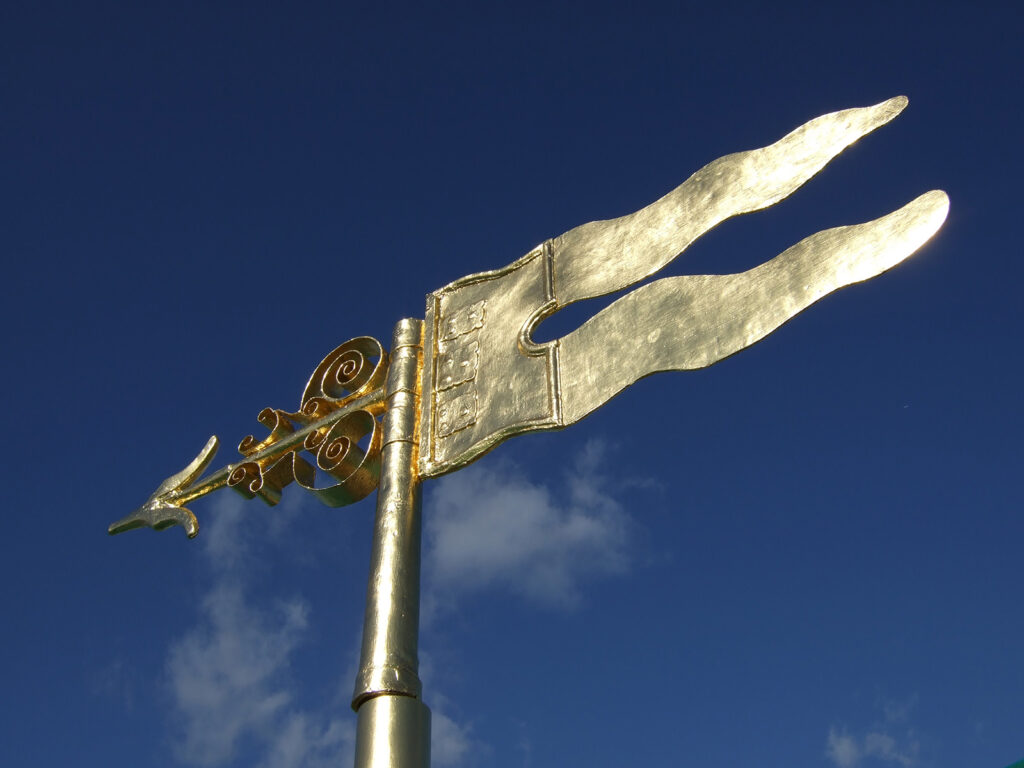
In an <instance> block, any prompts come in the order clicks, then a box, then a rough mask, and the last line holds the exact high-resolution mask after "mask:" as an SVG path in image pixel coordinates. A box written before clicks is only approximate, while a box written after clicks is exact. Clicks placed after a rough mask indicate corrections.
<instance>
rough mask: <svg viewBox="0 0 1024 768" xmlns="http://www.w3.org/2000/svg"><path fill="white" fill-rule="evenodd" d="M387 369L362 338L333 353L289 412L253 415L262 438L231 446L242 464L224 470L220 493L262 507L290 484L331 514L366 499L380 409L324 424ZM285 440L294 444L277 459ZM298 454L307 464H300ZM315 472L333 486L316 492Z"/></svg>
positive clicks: (377, 383) (376, 464) (376, 459)
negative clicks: (264, 432)
mask: <svg viewBox="0 0 1024 768" xmlns="http://www.w3.org/2000/svg"><path fill="white" fill-rule="evenodd" d="M387 366H388V356H387V353H386V352H385V351H384V348H383V347H382V346H381V344H380V342H378V341H377V340H376V339H373V338H370V337H369V336H360V337H358V338H355V339H352V340H351V341H347V342H345V343H344V344H342V345H341V346H339V347H337V348H336V349H334V350H333V351H332V352H331V353H330V354H329V355H327V357H325V358H324V359H323V360H322V361H321V362H320V364H319V365H318V366H317V367H316V369H315V370H314V371H313V375H312V376H310V379H309V382H308V383H307V384H306V388H305V390H304V391H303V393H302V399H301V401H300V405H299V410H298V411H297V412H295V413H289V412H287V411H283V410H280V409H275V408H264V409H263V410H262V411H260V413H259V416H257V420H258V421H259V422H260V423H261V424H262V425H263V426H265V427H266V428H267V430H268V431H269V434H268V435H267V436H266V437H265V438H263V439H262V440H257V439H256V437H255V436H253V435H247V436H246V437H245V438H244V439H243V440H242V441H241V442H240V443H239V445H238V451H239V453H241V454H242V455H243V456H244V457H246V461H243V462H241V463H239V464H236V465H234V466H233V467H232V468H231V470H230V472H229V474H228V477H227V483H226V484H227V486H228V487H229V488H234V489H235V490H236V491H237V492H238V493H240V494H242V495H243V496H245V497H246V498H250V499H251V498H255V497H257V496H258V497H259V498H260V499H262V500H263V501H264V502H266V503H267V504H270V505H274V504H277V503H278V502H279V501H280V499H281V491H282V489H283V488H284V487H285V486H287V485H288V484H289V483H291V482H293V481H295V482H298V484H299V485H300V486H301V487H302V488H305V489H306V490H307V491H310V492H311V493H312V494H313V495H314V496H316V497H317V498H318V499H320V501H322V502H323V503H324V504H326V505H328V506H331V507H341V506H345V505H347V504H353V503H355V502H357V501H359V500H360V499H363V498H365V497H366V496H368V495H369V494H370V493H372V492H373V490H374V489H375V488H376V487H377V482H378V480H379V477H380V450H381V442H382V431H381V426H380V424H379V423H378V420H377V418H376V416H377V415H378V414H379V412H380V410H382V409H379V410H378V409H374V410H373V411H371V410H362V409H360V410H353V411H351V412H349V413H345V414H336V416H334V417H333V418H328V417H330V416H331V414H335V413H336V412H337V411H339V410H340V409H342V408H345V407H346V406H349V407H351V406H350V405H349V404H350V403H353V401H355V400H356V399H358V398H360V397H363V396H366V395H368V394H369V393H372V392H373V391H374V390H376V389H379V388H380V387H382V386H383V384H384V381H385V379H386V378H387ZM339 417H340V418H339ZM321 421H322V422H323V424H322V425H320V423H319V422H321ZM296 432H299V434H297V435H296V434H295V433H296ZM303 432H305V437H302V433H303ZM292 435H295V436H294V437H290V436H292ZM300 438H302V439H301V440H300ZM288 440H290V441H292V442H293V443H294V444H293V445H291V446H289V447H288V448H286V449H285V450H284V451H283V452H282V451H281V450H275V447H277V446H283V445H284V444H285V442H286V441H288ZM301 451H306V452H308V453H309V454H311V455H312V457H313V459H314V460H315V462H314V463H310V462H309V461H307V460H306V459H304V458H302V456H300V455H299V454H300V452H301ZM318 469H319V470H320V472H321V473H322V474H323V475H324V476H326V477H328V478H329V479H330V480H332V481H334V482H332V483H331V484H330V485H326V486H318V484H317V482H316V481H317V477H316V475H317V470H318Z"/></svg>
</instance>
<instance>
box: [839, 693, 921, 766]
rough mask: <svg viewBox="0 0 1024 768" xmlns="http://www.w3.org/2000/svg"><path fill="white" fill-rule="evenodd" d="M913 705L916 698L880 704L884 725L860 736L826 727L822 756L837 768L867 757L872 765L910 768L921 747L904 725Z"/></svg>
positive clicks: (879, 725)
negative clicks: (826, 732)
mask: <svg viewBox="0 0 1024 768" xmlns="http://www.w3.org/2000/svg"><path fill="white" fill-rule="evenodd" d="M916 704H917V697H916V695H915V696H911V697H910V698H909V699H906V700H905V701H885V702H882V704H881V705H880V708H881V709H882V712H883V714H884V722H882V723H876V724H875V725H873V726H872V727H870V728H867V729H865V731H864V732H863V733H862V734H861V735H859V736H858V735H856V734H851V733H850V731H849V729H847V728H846V727H843V728H837V727H835V726H833V727H831V728H829V730H828V738H827V739H826V742H825V755H826V756H827V757H828V758H829V759H830V760H831V761H832V762H833V763H835V765H836V766H838V768H854V766H857V765H859V764H860V763H861V762H862V761H864V760H865V759H867V758H871V759H872V760H871V762H872V764H875V765H877V764H880V763H881V764H886V763H887V764H891V765H898V766H902V768H913V766H915V765H917V764H918V761H919V758H920V753H921V744H920V742H919V741H918V739H917V736H916V734H915V732H914V731H913V729H912V728H909V727H907V726H906V725H905V723H906V722H907V721H908V720H909V717H910V713H911V711H912V710H913V709H914V707H915V706H916Z"/></svg>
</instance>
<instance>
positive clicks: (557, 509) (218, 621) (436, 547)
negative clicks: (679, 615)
mask: <svg viewBox="0 0 1024 768" xmlns="http://www.w3.org/2000/svg"><path fill="white" fill-rule="evenodd" d="M603 461H604V450H603V447H602V445H601V444H599V443H591V444H589V445H588V446H587V447H586V448H585V449H584V451H583V452H582V453H581V454H580V455H579V456H578V457H577V459H576V461H575V462H574V463H573V465H572V467H571V468H570V470H569V471H568V472H567V473H566V474H565V476H564V478H563V482H562V483H561V484H560V485H559V486H558V487H557V488H552V487H548V486H546V485H543V484H540V483H535V482H533V481H531V480H529V479H528V478H526V477H525V476H523V474H522V473H521V472H520V471H517V470H516V469H515V468H514V467H511V466H509V465H507V464H506V465H501V464H495V463H493V462H490V463H488V464H481V465H477V466H474V467H470V468H468V469H466V470H464V471H462V472H459V473H458V474H457V475H454V476H452V477H449V478H446V479H444V480H442V481H439V482H438V483H436V484H435V485H434V487H433V488H432V489H431V495H430V500H429V505H430V514H429V515H428V516H427V520H428V525H427V527H426V532H425V536H426V538H425V549H424V565H425V570H426V572H427V574H428V577H429V578H428V579H427V582H428V583H429V584H432V585H433V587H434V589H435V590H436V592H435V594H437V593H443V594H445V596H446V600H450V601H458V600H459V599H462V598H466V597H468V596H470V595H472V594H476V593H479V592H482V591H484V590H492V589H501V590H506V591H510V592H513V593H516V594H519V595H521V596H522V597H524V598H526V599H528V600H530V601H532V602H534V603H536V604H540V605H543V606H547V607H566V606H572V605H574V604H575V603H577V602H578V600H579V599H580V595H581V588H582V585H583V584H584V583H585V582H586V581H588V580H590V579H594V578H599V577H606V576H609V575H612V574H615V573H620V572H623V571H624V570H626V569H627V567H628V565H629V540H630V535H629V534H630V529H631V527H632V522H631V520H630V518H629V516H628V515H627V514H626V512H625V511H624V509H623V507H622V504H621V503H620V502H619V501H618V500H617V499H616V498H615V497H614V496H613V495H612V494H611V493H610V491H609V489H608V487H607V485H606V481H605V479H604V478H605V476H606V475H605V474H604V473H603V472H602V468H603ZM246 514H247V510H246V509H245V505H244V503H243V502H242V501H241V500H240V499H236V498H234V497H231V496H228V497H224V498H222V499H220V500H218V502H217V507H216V508H215V509H213V510H211V514H210V515H209V520H210V523H209V524H208V525H207V526H206V527H205V528H204V530H203V536H202V539H201V540H202V542H203V544H202V546H203V554H204V559H205V560H206V561H207V564H208V566H209V568H210V573H211V575H212V579H211V583H210V587H209V589H208V591H207V592H206V594H205V595H204V596H203V597H202V599H201V601H200V607H199V615H198V617H197V621H196V623H195V625H194V626H193V627H191V628H190V629H189V630H187V631H186V632H185V633H184V634H183V635H182V636H181V637H179V638H178V639H177V640H176V641H175V642H173V643H172V645H171V647H170V649H169V651H168V656H167V663H166V680H167V685H168V690H169V691H170V694H171V698H172V702H173V705H174V710H175V717H174V723H175V728H176V733H175V737H176V738H175V743H176V751H177V756H178V758H179V759H180V760H181V761H182V762H184V763H186V764H190V765H196V766H224V765H228V764H239V763H240V762H241V761H243V760H244V761H245V763H246V764H250V765H257V766H261V767H262V766H266V767H267V768H270V767H271V766H272V767H273V768H321V767H323V768H326V766H328V765H332V766H336V765H347V764H349V763H350V762H351V759H352V754H353V752H354V730H355V727H354V718H353V717H352V714H351V713H350V712H349V711H348V710H347V702H344V701H342V698H343V695H344V694H342V696H339V697H338V700H337V702H335V704H332V705H330V706H327V707H321V708H319V709H317V708H314V707H310V706H307V705H306V701H308V698H306V699H304V698H303V696H302V695H301V691H300V689H299V687H298V685H297V684H296V682H295V681H294V680H293V679H292V677H291V675H290V668H291V664H292V660H293V659H294V658H295V655H296V653H297V652H298V651H299V650H300V649H301V646H302V644H303V642H304V641H305V640H306V639H307V638H308V636H309V635H310V633H311V611H310V607H309V605H308V603H307V602H306V600H305V599H303V598H302V597H300V596H292V597H287V598H282V597H280V596H276V597H275V596H273V595H267V594H265V593H263V592H259V591H257V590H256V589H255V588H254V587H253V579H252V578H250V576H251V574H252V572H253V571H254V570H255V564H256V563H257V562H258V558H257V555H259V557H260V558H262V557H264V556H265V554H266V553H264V552H261V551H258V550H260V549H261V547H259V546H257V541H260V540H262V537H259V538H257V537H256V535H255V534H253V533H251V532H250V531H249V527H248V526H246V525H244V520H245V517H246ZM427 597H429V596H427ZM452 605H454V602H453V603H452ZM449 607H450V606H449ZM355 653H356V650H355V649H353V659H352V661H351V665H350V667H351V669H350V670H349V671H350V672H351V671H352V670H354V669H355V660H354V656H355ZM339 671H341V670H339ZM350 678H351V675H347V676H346V679H345V680H344V681H340V682H339V690H341V691H343V692H347V691H348V686H349V685H350ZM427 703H428V704H430V706H431V709H432V710H433V712H432V720H433V728H432V739H431V741H432V749H431V752H432V762H433V763H434V764H435V765H437V766H439V767H442V768H444V767H446V766H458V765H462V764H465V763H467V762H469V758H470V756H471V755H479V754H481V753H485V752H486V751H487V747H486V745H484V744H482V743H479V742H478V741H477V740H476V739H475V737H474V735H473V728H472V723H471V722H460V721H458V720H457V719H455V718H454V717H452V716H451V715H450V714H449V713H450V712H451V709H452V708H451V707H449V706H448V705H447V702H446V700H445V698H444V696H443V695H439V694H438V691H437V690H436V689H435V688H433V687H431V689H430V695H429V696H428V702H427ZM525 760H526V762H527V763H528V762H529V756H528V755H527V756H526V757H525Z"/></svg>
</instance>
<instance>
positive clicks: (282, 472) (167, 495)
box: [107, 336, 388, 538]
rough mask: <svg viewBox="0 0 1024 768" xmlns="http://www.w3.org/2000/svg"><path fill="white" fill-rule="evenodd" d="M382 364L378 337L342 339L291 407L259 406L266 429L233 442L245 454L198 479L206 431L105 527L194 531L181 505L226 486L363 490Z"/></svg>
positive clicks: (273, 492) (270, 499)
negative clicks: (178, 464) (141, 499)
mask: <svg viewBox="0 0 1024 768" xmlns="http://www.w3.org/2000/svg"><path fill="white" fill-rule="evenodd" d="M387 370H388V356H387V353H386V352H384V350H383V348H382V347H381V345H380V342H378V341H377V340H375V339H372V338H370V337H368V336H361V337H359V338H356V339H352V340H351V341H348V342H346V343H344V344H342V345H341V346H340V347H337V348H336V349H335V350H333V351H332V352H331V353H330V354H329V355H328V356H327V357H325V358H324V359H323V361H322V362H321V363H320V365H318V366H317V368H316V370H315V371H314V372H313V375H312V376H311V377H310V379H309V382H308V383H307V384H306V388H305V390H304V392H303V394H302V400H301V402H300V405H299V410H298V411H297V412H295V413H290V412H288V411H282V410H278V409H274V408H264V409H263V410H262V411H260V414H259V416H258V417H257V420H258V421H259V422H260V423H261V424H263V425H264V426H265V427H267V429H268V430H269V434H268V435H267V437H265V438H263V439H262V440H257V439H256V438H255V437H254V436H252V435H249V436H247V437H245V438H244V439H243V440H242V442H241V443H239V446H238V450H239V452H240V453H241V454H242V455H243V456H244V459H243V461H240V462H237V463H235V464H229V465H228V466H226V467H223V468H221V469H219V470H217V471H216V472H214V473H212V474H211V475H209V476H207V477H206V478H204V479H203V480H202V481H201V482H198V483H197V482H196V479H197V478H198V477H199V475H200V474H202V472H203V470H204V469H205V468H206V467H207V465H208V464H209V463H210V461H211V460H212V459H213V456H214V454H215V453H216V452H217V446H218V441H217V438H216V436H214V437H211V438H210V440H209V441H208V442H207V444H206V447H205V448H203V450H202V451H201V452H200V454H199V456H197V457H196V459H195V460H193V462H192V463H191V464H189V466H188V467H186V468H185V469H184V470H182V471H181V472H179V473H178V474H176V475H173V476H171V477H169V478H168V479H167V480H165V481H164V482H163V483H162V484H161V485H160V487H159V488H157V490H156V491H155V492H154V493H153V495H152V496H151V497H150V498H149V500H148V501H147V502H146V503H145V504H143V505H142V506H141V507H139V508H138V509H137V510H135V512H133V513H132V514H130V515H128V516H127V517H125V518H122V519H121V520H118V521H117V522H116V523H113V524H111V525H110V527H109V528H108V529H107V531H108V533H110V534H116V533H122V532H124V531H128V530H131V529H133V528H142V527H149V528H155V529H156V530H162V529H164V528H169V527H171V526H173V525H181V526H183V527H184V528H185V531H186V533H187V534H188V536H189V538H193V537H195V536H196V534H197V533H198V532H199V523H198V521H197V520H196V516H195V515H194V514H193V513H192V512H190V511H189V510H188V509H186V508H185V506H184V505H185V504H187V503H188V502H190V501H192V500H193V499H196V498H199V497H200V496H205V495H206V494H207V493H211V492H212V491H215V490H217V489H218V488H223V487H225V486H227V487H229V488H234V489H235V490H236V491H238V492H239V493H241V494H242V495H243V496H245V497H246V498H250V499H251V498H254V497H256V496H259V497H260V498H261V499H262V500H263V501H265V502H266V503H268V504H271V505H273V504H276V503H277V502H278V501H279V500H280V498H281V490H282V489H283V488H284V487H285V486H287V485H288V484H290V483H291V482H293V481H295V482H297V483H298V484H299V485H300V486H301V487H303V488H305V489H306V490H308V491H310V492H311V493H313V494H314V495H315V496H316V497H317V498H318V499H320V501H322V502H323V503H325V504H327V505H328V506H332V507H340V506H344V505H346V504H352V503H354V502H356V501H359V500H360V499H362V498H365V497H366V496H367V495H368V494H370V493H371V492H372V491H373V490H374V489H375V488H376V487H377V481H378V478H379V476H380V451H381V445H382V441H383V432H382V430H381V428H380V425H379V424H378V422H377V417H378V416H380V415H381V414H382V413H383V412H384V407H385V405H384V395H385V388H384V386H383V385H384V380H385V377H386V376H387ZM360 442H363V443H364V444H365V448H364V447H361V446H360ZM300 451H305V452H306V453H307V455H309V456H310V457H311V458H312V459H313V463H310V462H309V461H307V460H306V459H305V458H303V457H302V456H301V455H300ZM317 469H319V470H320V471H321V472H322V473H323V474H324V475H326V476H327V477H328V478H330V480H329V483H330V484H328V485H323V484H318V483H317V480H316V473H317Z"/></svg>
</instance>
